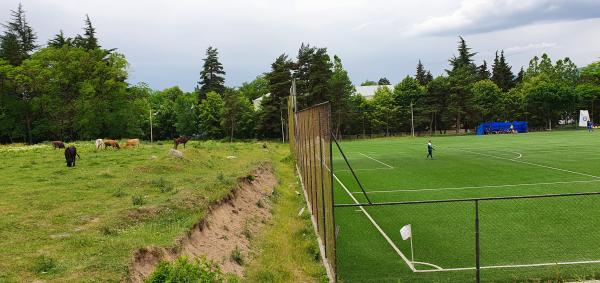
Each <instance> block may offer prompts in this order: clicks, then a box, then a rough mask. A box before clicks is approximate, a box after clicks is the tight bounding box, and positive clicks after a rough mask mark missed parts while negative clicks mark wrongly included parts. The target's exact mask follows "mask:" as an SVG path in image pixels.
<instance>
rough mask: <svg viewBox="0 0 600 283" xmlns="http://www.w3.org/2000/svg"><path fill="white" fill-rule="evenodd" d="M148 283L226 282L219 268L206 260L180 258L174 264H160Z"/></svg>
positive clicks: (164, 262) (163, 262)
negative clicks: (190, 260) (192, 260)
mask: <svg viewBox="0 0 600 283" xmlns="http://www.w3.org/2000/svg"><path fill="white" fill-rule="evenodd" d="M146 282H147V283H159V282H173V283H174V282H206V283H209V282H225V278H224V276H223V273H222V272H221V270H220V269H219V266H218V265H217V264H215V263H214V262H212V261H209V260H207V259H206V258H202V259H196V260H195V261H194V262H189V261H188V259H187V258H186V257H180V258H178V259H176V260H175V261H174V262H173V263H169V262H166V261H162V262H161V263H159V264H158V266H157V267H156V269H155V270H154V272H153V273H152V275H150V277H149V278H148V279H147V280H146Z"/></svg>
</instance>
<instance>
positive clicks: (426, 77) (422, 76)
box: [415, 60, 433, 86]
mask: <svg viewBox="0 0 600 283" xmlns="http://www.w3.org/2000/svg"><path fill="white" fill-rule="evenodd" d="M415 79H417V81H418V82H419V84H421V85H422V86H425V85H427V84H428V83H429V82H430V81H431V80H433V76H432V75H431V73H430V72H429V71H428V70H425V66H423V63H421V60H419V63H418V64H417V72H416V74H415Z"/></svg>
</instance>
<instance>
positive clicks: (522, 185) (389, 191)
mask: <svg viewBox="0 0 600 283" xmlns="http://www.w3.org/2000/svg"><path fill="white" fill-rule="evenodd" d="M596 182H600V179H595V180H583V181H562V182H543V183H524V184H508V185H488V186H468V187H449V188H433V189H415V190H411V189H404V190H380V191H368V192H367V194H386V193H398V192H406V193H412V192H432V191H454V190H469V189H487V188H510V187H526V186H542V185H562V184H579V183H583V184H585V183H596ZM353 194H362V192H353Z"/></svg>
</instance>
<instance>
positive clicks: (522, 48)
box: [504, 42, 556, 54]
mask: <svg viewBox="0 0 600 283" xmlns="http://www.w3.org/2000/svg"><path fill="white" fill-rule="evenodd" d="M554 46H556V43H554V42H552V43H548V42H539V43H530V44H527V45H517V46H511V47H508V48H505V49H504V53H506V54H519V53H524V52H529V51H534V50H540V49H542V50H547V49H550V48H551V47H554Z"/></svg>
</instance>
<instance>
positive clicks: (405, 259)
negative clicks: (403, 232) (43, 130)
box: [333, 174, 417, 272]
mask: <svg viewBox="0 0 600 283" xmlns="http://www.w3.org/2000/svg"><path fill="white" fill-rule="evenodd" d="M333 177H334V178H335V179H336V180H337V181H338V183H340V185H341V186H342V188H344V190H345V191H346V193H348V195H349V196H350V197H351V198H352V200H353V201H354V203H356V204H358V203H359V202H358V200H356V198H355V197H354V196H353V195H352V193H350V191H349V190H348V188H346V186H345V185H344V183H342V181H340V179H338V177H337V176H336V175H335V174H333ZM359 209H360V210H362V212H363V213H364V214H365V216H367V218H368V219H369V221H371V223H373V226H375V228H377V231H379V233H380V234H381V235H382V236H383V238H385V240H386V241H387V242H388V243H389V244H390V246H392V248H393V249H394V250H395V251H396V253H398V255H400V257H401V258H402V259H403V260H404V262H406V264H407V265H408V267H409V268H410V270H412V271H413V272H416V271H417V270H416V269H415V266H414V265H413V264H412V263H411V262H410V260H408V258H407V257H406V256H405V255H404V254H403V253H402V251H400V249H399V248H398V247H397V246H396V244H394V242H393V241H392V239H390V237H388V235H387V234H385V232H383V229H381V227H379V225H378V224H377V222H375V220H373V217H371V215H370V214H369V213H368V212H367V211H366V210H365V208H364V207H362V206H359Z"/></svg>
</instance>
